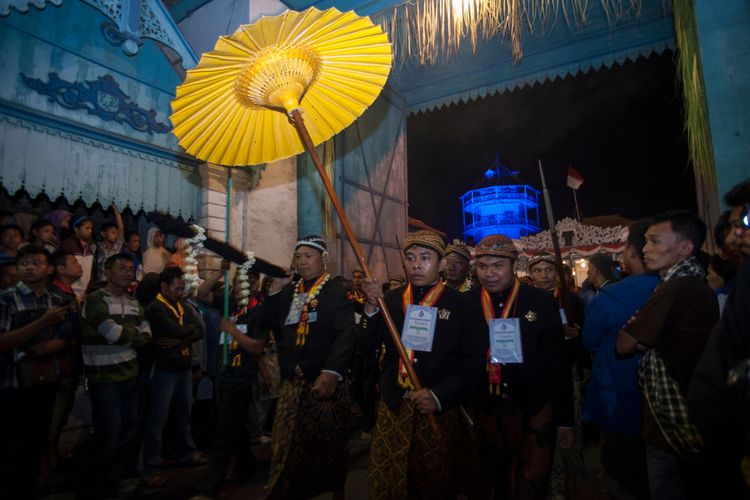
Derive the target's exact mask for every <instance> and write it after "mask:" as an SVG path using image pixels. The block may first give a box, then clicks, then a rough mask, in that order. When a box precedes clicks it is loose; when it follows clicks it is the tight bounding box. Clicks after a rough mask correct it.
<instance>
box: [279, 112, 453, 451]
mask: <svg viewBox="0 0 750 500" xmlns="http://www.w3.org/2000/svg"><path fill="white" fill-rule="evenodd" d="M289 116H290V118H291V120H292V123H293V124H294V126H295V128H296V129H297V132H298V133H299V136H300V139H302V143H303V144H304V145H305V149H306V150H307V152H308V153H310V156H311V157H312V159H313V163H314V164H315V168H316V169H317V170H318V173H319V174H320V177H321V179H323V185H324V186H325V188H326V192H327V193H328V197H329V198H330V199H331V203H333V207H334V209H335V210H336V213H337V214H338V216H339V220H340V221H341V226H342V227H343V228H344V233H346V237H347V238H348V239H349V243H350V244H351V246H352V250H353V251H354V255H356V256H357V260H358V261H359V265H360V266H361V267H362V271H363V272H364V273H365V276H366V277H367V278H368V279H372V278H373V276H372V271H370V266H368V265H367V261H366V260H365V256H364V253H363V252H362V248H361V247H360V246H359V241H358V240H357V237H356V236H355V235H354V231H352V227H351V225H350V224H349V217H347V215H346V212H344V207H342V206H341V202H340V201H339V197H338V196H337V195H336V191H334V189H333V184H331V179H330V178H329V177H328V174H326V171H325V169H324V168H323V164H322V163H321V161H320V158H318V153H317V152H316V151H315V145H314V144H313V142H312V139H310V134H309V133H308V131H307V127H306V126H305V122H304V120H303V119H302V114H301V113H300V112H299V109H294V110H292V111H291V112H290V113H289ZM378 307H379V308H380V313H381V314H382V315H383V319H384V320H385V324H386V326H387V327H388V332H389V333H390V334H391V340H392V341H393V345H395V346H396V351H398V356H399V357H400V358H401V362H402V363H403V365H404V367H406V373H407V374H408V376H409V381H410V382H411V385H412V386H414V389H415V390H417V391H420V390H422V389H423V387H422V383H421V382H420V380H419V377H418V376H417V372H416V371H414V367H413V366H412V364H411V360H410V359H409V356H408V355H407V354H406V349H404V345H403V344H402V343H401V336H400V335H399V334H398V329H397V328H396V324H395V323H394V322H393V318H392V317H391V313H390V312H388V308H387V307H386V305H385V301H384V300H383V299H382V298H379V299H378ZM427 419H428V420H429V422H430V426H431V427H432V430H433V432H434V433H435V436H436V437H437V438H438V439H440V438H441V437H442V436H441V432H440V428H439V427H438V425H437V420H436V419H435V415H433V414H428V415H427Z"/></svg>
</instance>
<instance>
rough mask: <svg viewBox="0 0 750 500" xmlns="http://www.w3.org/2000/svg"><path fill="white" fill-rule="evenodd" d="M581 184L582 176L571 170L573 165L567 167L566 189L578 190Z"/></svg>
mask: <svg viewBox="0 0 750 500" xmlns="http://www.w3.org/2000/svg"><path fill="white" fill-rule="evenodd" d="M581 184H583V176H581V174H579V173H578V170H576V169H574V168H573V165H568V187H569V188H570V189H578V188H579V187H581Z"/></svg>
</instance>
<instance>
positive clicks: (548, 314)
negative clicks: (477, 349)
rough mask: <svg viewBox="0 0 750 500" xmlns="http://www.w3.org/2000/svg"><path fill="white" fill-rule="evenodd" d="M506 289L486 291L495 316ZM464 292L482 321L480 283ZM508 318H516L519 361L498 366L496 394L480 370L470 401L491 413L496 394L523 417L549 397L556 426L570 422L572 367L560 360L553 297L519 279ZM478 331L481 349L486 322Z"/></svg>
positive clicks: (560, 336) (562, 351) (559, 330)
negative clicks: (479, 380)
mask: <svg viewBox="0 0 750 500" xmlns="http://www.w3.org/2000/svg"><path fill="white" fill-rule="evenodd" d="M508 292H509V290H504V291H502V292H498V293H494V294H490V295H491V298H492V304H493V307H494V314H495V317H496V318H500V317H501V314H502V308H501V307H500V304H501V303H503V304H504V302H505V300H506V299H507V296H508ZM467 295H468V296H469V297H470V299H471V304H472V308H473V309H474V311H475V312H476V314H479V315H482V319H483V320H484V315H483V313H482V303H481V287H480V288H477V289H475V290H470V291H469V292H468V293H467ZM508 317H509V318H519V320H520V325H521V349H522V352H523V363H520V364H515V363H514V364H504V365H502V368H501V384H500V385H501V393H500V395H493V394H491V393H490V390H489V388H490V384H489V379H488V376H487V373H486V372H485V375H484V377H483V384H482V385H483V388H482V390H481V391H480V392H479V393H478V397H477V398H476V400H475V407H476V408H477V409H478V410H479V411H482V412H485V413H492V412H494V411H496V409H497V405H498V402H499V399H501V398H509V399H510V400H511V401H513V402H514V403H515V404H516V405H518V407H519V408H520V409H521V411H522V412H523V414H524V416H525V417H527V418H528V417H531V416H533V415H534V414H535V413H537V412H538V411H539V410H540V409H541V408H542V407H543V406H544V405H545V404H547V403H548V402H549V403H551V404H552V408H553V412H554V417H553V418H554V421H555V422H556V423H557V425H561V426H572V425H573V385H572V384H573V383H572V372H571V368H570V363H569V362H568V360H567V359H566V351H565V340H564V336H563V332H562V321H561V319H560V312H559V310H558V309H557V307H556V306H555V304H554V302H553V298H552V294H550V293H549V292H546V291H544V290H540V289H538V288H534V287H532V286H528V285H524V284H521V287H520V289H519V291H518V298H517V299H516V302H515V306H514V307H513V309H512V310H511V312H510V314H509V316H508ZM483 334H484V338H485V339H486V343H485V353H486V350H487V348H488V346H489V327H488V325H487V322H486V321H484V327H483ZM485 359H486V358H485Z"/></svg>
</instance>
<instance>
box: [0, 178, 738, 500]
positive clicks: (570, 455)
mask: <svg viewBox="0 0 750 500" xmlns="http://www.w3.org/2000/svg"><path fill="white" fill-rule="evenodd" d="M724 201H725V203H726V205H727V206H728V207H729V208H730V209H729V210H728V211H727V212H726V213H725V214H724V215H723V216H722V218H721V219H720V221H719V223H718V224H717V225H716V227H715V228H713V238H714V241H715V243H716V246H717V248H718V250H717V252H716V253H715V254H714V255H708V254H706V253H705V252H703V251H702V250H701V249H702V248H703V247H704V243H705V240H706V237H707V227H706V225H705V223H704V222H703V221H702V220H701V219H700V218H699V217H697V216H696V215H695V214H693V213H690V212H686V211H673V212H666V213H662V214H656V215H654V216H653V217H651V218H648V219H644V220H639V221H636V222H634V223H632V224H631V225H630V227H629V228H628V237H627V242H626V244H625V248H624V251H623V253H622V255H621V256H620V258H619V260H614V259H613V258H612V257H611V256H610V255H609V254H596V255H593V256H592V257H591V258H589V259H588V263H587V269H588V275H587V276H586V280H585V282H584V283H583V286H582V287H580V288H579V287H577V286H576V281H575V279H574V277H573V276H572V273H571V272H570V269H569V268H568V269H566V267H565V266H563V263H562V262H560V261H559V260H558V259H556V258H555V257H554V256H553V255H550V254H539V255H535V256H533V257H532V258H531V259H530V260H529V261H528V262H527V263H526V265H525V269H523V270H520V269H519V253H518V250H517V248H516V246H515V245H514V243H513V241H512V240H510V239H509V238H507V237H506V236H503V235H490V236H487V237H485V238H483V239H482V240H481V241H479V242H478V243H477V244H476V246H475V248H473V250H472V249H470V248H469V247H467V246H466V245H464V244H460V243H454V244H450V245H446V244H445V242H444V241H443V239H442V238H441V237H440V236H439V235H437V234H436V233H434V232H431V231H424V230H423V231H417V232H414V233H409V234H408V235H407V236H406V238H405V240H404V242H403V248H402V250H403V271H404V274H403V275H394V276H392V277H390V280H388V281H387V282H385V283H383V282H381V281H379V280H375V279H368V278H365V276H364V273H363V272H362V270H360V269H355V270H354V271H353V273H352V275H351V279H350V280H349V279H347V278H344V277H341V276H338V277H332V276H331V275H330V274H329V273H328V269H327V257H328V249H327V244H326V241H325V240H324V239H323V238H321V237H318V236H309V237H305V238H302V239H300V240H299V241H298V242H297V243H296V245H295V246H294V249H293V250H294V260H293V266H292V269H290V270H289V272H288V273H287V275H286V276H285V277H281V278H274V279H269V278H268V277H264V276H261V275H259V274H258V273H254V272H252V271H251V272H250V273H249V275H247V276H244V275H242V274H241V273H235V278H234V280H233V282H232V283H231V284H229V283H227V284H226V286H228V287H229V291H228V292H227V295H228V296H229V305H228V307H225V305H224V301H225V294H224V291H223V286H224V284H223V283H222V278H223V277H224V276H225V271H228V270H229V264H228V263H227V262H223V263H222V267H221V269H215V270H212V271H207V270H204V272H203V273H202V277H203V280H202V283H201V284H200V286H199V287H198V288H197V289H196V290H194V291H192V292H191V293H186V282H185V279H184V274H183V273H184V269H182V267H183V266H184V263H185V255H184V251H182V250H181V249H182V245H181V243H179V242H178V243H176V244H175V247H176V250H177V251H176V252H175V253H174V254H173V253H172V252H170V251H169V250H168V249H167V248H166V246H165V235H164V234H162V233H161V232H160V231H159V229H158V228H153V229H152V230H151V231H149V233H148V237H147V241H148V249H147V250H146V251H145V252H141V249H140V236H139V233H138V232H130V231H125V227H124V224H123V220H122V217H120V214H119V212H118V211H117V208H116V207H113V219H114V222H112V223H108V222H106V223H103V224H100V226H99V228H98V230H99V231H98V234H99V237H98V238H96V237H94V226H93V222H92V221H91V220H90V219H88V218H87V217H75V216H73V214H71V213H69V212H66V211H64V210H57V211H55V212H54V213H52V214H50V215H49V217H48V218H47V219H39V220H37V221H35V222H34V223H33V224H32V225H31V227H30V228H29V231H28V238H27V234H26V232H25V231H24V230H23V229H22V228H20V227H19V226H17V225H15V224H14V223H13V222H12V214H9V213H8V214H0V215H2V217H3V218H4V220H3V221H2V223H3V224H2V226H0V288H2V293H0V403H1V406H2V408H3V410H2V411H1V412H0V433H1V435H0V439H1V440H2V442H3V443H4V445H5V446H6V449H7V450H12V452H6V453H3V454H0V484H2V485H3V486H2V488H3V492H4V494H6V493H7V494H9V495H10V496H9V498H36V497H37V496H38V495H39V494H40V492H41V491H42V489H40V484H42V483H44V482H45V481H48V480H49V479H50V478H51V477H54V476H55V474H56V472H58V465H59V462H60V457H59V456H58V446H59V441H60V435H61V431H62V429H63V427H64V426H65V423H66V421H67V420H68V416H69V414H70V413H71V410H72V408H73V404H74V401H75V396H76V393H77V391H78V390H79V387H80V386H81V384H83V387H84V388H85V392H86V394H87V396H88V398H89V400H90V403H91V408H92V423H93V426H92V427H93V446H91V448H90V449H88V450H86V451H85V452H84V455H85V457H84V460H85V464H86V466H85V468H84V469H85V470H86V471H87V473H86V474H85V479H84V480H83V481H81V482H79V483H78V487H77V490H78V491H77V493H78V495H79V496H80V497H82V498H107V497H113V496H116V495H117V489H118V484H119V482H120V481H121V479H122V478H123V477H125V476H126V475H127V474H129V473H136V474H138V475H139V476H140V478H141V481H142V483H143V486H144V487H148V488H158V487H162V486H164V485H165V484H166V482H167V480H166V479H165V477H164V475H163V474H162V467H163V466H164V464H165V462H166V460H171V462H173V463H174V464H175V465H177V466H186V467H188V466H197V465H204V464H207V467H206V468H204V469H202V471H203V472H202V473H201V475H200V476H198V479H197V480H196V481H195V482H194V487H193V490H194V491H193V494H194V497H193V498H194V499H205V498H215V497H216V496H217V495H219V493H220V491H221V487H222V484H223V483H224V481H225V478H226V477H227V475H228V474H229V473H230V470H234V472H235V473H239V474H241V473H243V472H251V471H252V470H253V468H254V466H255V458H254V456H253V451H252V449H251V443H253V442H266V443H268V444H269V445H270V449H271V463H270V471H269V477H268V483H267V489H266V491H267V495H268V497H269V498H278V499H295V498H309V497H312V496H315V495H317V494H320V493H325V492H331V493H333V496H334V498H337V499H340V498H344V491H345V483H346V478H347V473H348V470H349V454H348V443H349V440H350V438H351V437H352V435H353V434H356V435H358V436H359V437H360V438H363V439H367V440H369V441H370V457H369V468H368V475H367V492H368V497H371V498H375V499H395V498H457V497H463V498H477V499H479V498H481V499H487V498H513V499H527V498H528V499H537V498H538V499H542V498H553V499H556V498H560V499H563V498H583V496H582V488H581V484H580V481H581V480H582V476H583V475H584V474H585V471H586V468H585V465H584V463H583V462H584V461H583V447H584V444H585V442H584V435H585V434H586V433H587V432H588V433H591V432H592V429H593V432H594V433H595V434H598V435H599V436H600V445H601V446H600V447H601V468H602V471H603V477H602V484H601V487H602V488H603V489H604V490H605V491H606V492H607V494H608V495H609V497H610V498H621V499H648V498H651V499H660V500H661V499H666V498H669V499H672V498H674V499H682V498H701V499H703V498H710V497H717V498H750V489H748V484H749V483H748V481H749V480H750V477H749V476H750V475H748V474H747V469H748V464H750V446H749V445H748V444H747V443H748V437H750V434H749V431H750V429H749V428H748V424H750V414H749V413H748V410H749V409H750V405H749V400H748V397H750V391H748V387H750V386H749V385H748V378H749V377H750V317H748V315H750V303H749V301H750V290H748V287H750V221H749V220H748V216H749V210H750V180H748V181H745V182H743V183H741V184H739V185H738V186H736V187H735V188H734V189H732V190H731V191H730V192H729V193H727V194H726V196H725V199H724ZM225 310H226V312H224V313H222V311H225ZM396 338H398V339H400V342H396V341H395V339H396ZM355 410H358V411H355ZM353 415H359V416H360V418H357V419H356V422H354V421H353ZM355 427H356V428H355ZM585 429H588V430H587V431H586V432H585V431H584V430H585ZM201 451H203V452H205V453H202V452H201ZM743 468H744V469H743ZM743 470H744V471H745V474H743Z"/></svg>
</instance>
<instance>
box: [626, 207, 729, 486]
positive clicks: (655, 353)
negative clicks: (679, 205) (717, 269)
mask: <svg viewBox="0 0 750 500" xmlns="http://www.w3.org/2000/svg"><path fill="white" fill-rule="evenodd" d="M705 236H706V225H705V224H704V223H703V221H702V220H700V219H699V218H698V217H697V216H696V215H694V214H692V213H690V212H668V213H665V214H661V215H658V216H656V217H655V218H654V219H653V220H652V223H651V225H650V226H649V228H648V230H647V231H646V246H645V247H644V248H643V262H644V264H645V266H646V269H648V270H649V271H651V272H657V273H659V275H660V277H661V282H660V283H659V285H658V286H657V288H656V290H655V291H654V293H653V295H652V296H651V298H650V299H649V300H648V302H647V303H646V305H645V306H643V308H642V309H641V310H640V311H638V312H637V313H636V314H635V316H634V317H633V318H632V319H631V320H630V321H629V322H628V323H627V324H626V325H625V326H624V327H623V328H622V330H621V331H620V333H619V335H618V337H617V352H619V353H620V354H632V353H635V352H636V350H643V351H645V354H644V356H643V359H642V360H641V362H640V369H639V381H640V385H641V391H642V393H643V432H642V437H643V440H644V441H645V442H646V461H647V466H648V476H649V488H650V490H651V497H652V498H688V497H689V496H690V495H694V494H697V492H700V491H702V487H703V486H704V484H703V483H704V482H703V481H702V480H703V479H706V474H705V473H703V474H702V473H701V471H700V470H698V469H697V468H695V467H691V464H690V460H689V459H691V458H692V457H694V456H696V455H697V454H698V453H699V452H700V451H701V447H702V439H701V436H700V434H699V433H698V430H697V428H696V427H695V425H694V424H693V423H692V421H691V419H690V417H689V415H688V412H687V404H686V402H685V396H686V394H687V388H688V384H689V383H690V379H691V377H692V375H693V372H694V370H695V367H696V365H697V364H698V360H699V358H700V356H701V353H702V352H703V349H704V347H705V345H706V340H707V339H708V336H709V334H710V332H711V329H712V328H713V325H714V324H715V323H716V321H717V320H718V317H719V307H718V303H717V300H716V295H715V294H714V292H713V291H712V290H711V288H710V287H709V286H708V284H706V281H705V279H704V277H705V270H704V269H703V267H702V266H701V265H700V263H699V262H698V260H697V258H696V257H695V255H696V254H697V253H698V250H700V247H701V245H703V241H704V239H705ZM704 498H705V497H704Z"/></svg>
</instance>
